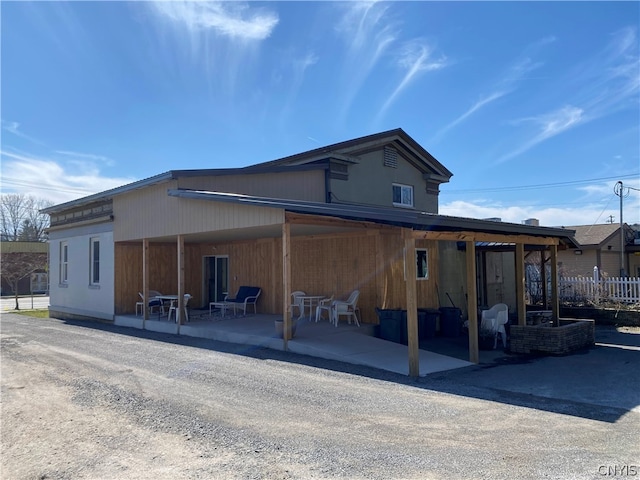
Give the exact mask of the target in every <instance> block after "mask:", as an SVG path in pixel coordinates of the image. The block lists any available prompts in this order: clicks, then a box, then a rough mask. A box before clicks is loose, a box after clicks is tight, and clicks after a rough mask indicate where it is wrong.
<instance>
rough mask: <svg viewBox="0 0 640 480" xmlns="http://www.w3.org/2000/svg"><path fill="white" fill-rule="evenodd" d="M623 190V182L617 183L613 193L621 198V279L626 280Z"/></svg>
mask: <svg viewBox="0 0 640 480" xmlns="http://www.w3.org/2000/svg"><path fill="white" fill-rule="evenodd" d="M622 190H623V185H622V182H621V181H620V182H617V183H616V186H615V187H614V189H613V191H614V193H615V194H616V195H618V196H619V197H620V278H624V277H625V273H624V239H625V235H624V229H623V227H624V223H623V222H622V197H623V195H622Z"/></svg>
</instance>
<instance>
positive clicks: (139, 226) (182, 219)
mask: <svg viewBox="0 0 640 480" xmlns="http://www.w3.org/2000/svg"><path fill="white" fill-rule="evenodd" d="M170 188H176V182H175V181H171V182H167V183H164V184H161V185H154V186H151V187H148V188H145V189H140V190H134V191H132V192H127V193H124V194H122V195H119V196H117V197H116V198H114V200H113V210H114V223H115V225H114V232H116V233H115V241H116V242H122V241H130V240H140V239H142V238H157V237H169V236H175V235H178V234H182V235H189V234H193V233H202V232H215V231H223V230H232V229H239V228H246V227H255V226H264V225H278V224H281V223H282V222H283V221H284V212H283V211H282V210H279V209H272V208H262V207H249V206H244V205H235V204H229V203H221V202H213V201H206V200H190V199H182V198H176V197H169V196H168V195H167V189H170Z"/></svg>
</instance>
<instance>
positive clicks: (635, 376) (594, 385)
mask: <svg viewBox="0 0 640 480" xmlns="http://www.w3.org/2000/svg"><path fill="white" fill-rule="evenodd" d="M63 322H64V323H66V324H69V325H74V326H78V327H84V328H91V329H96V330H102V331H105V332H111V333H115V334H121V335H126V336H127V337H137V338H143V339H147V340H151V341H158V342H167V343H172V344H175V345H183V346H189V347H194V348H200V349H205V350H210V351H215V352H221V353H229V354H234V355H242V356H245V357H249V358H254V359H259V360H273V361H280V362H286V363H289V364H296V365H300V366H304V367H311V368H320V369H324V370H329V371H333V372H337V373H341V374H348V375H358V376H363V377H368V378H371V379H374V380H379V381H383V382H393V383H396V384H401V385H407V386H411V387H414V388H418V389H424V390H429V391H435V392H441V393H447V394H453V395H460V396H466V397H471V398H477V399H481V400H487V401H491V402H499V403H503V404H509V405H514V406H518V407H525V408H531V409H536V410H543V411H546V412H551V413H557V414H562V415H571V416H575V417H582V418H587V419H591V420H597V421H602V422H607V423H615V422H616V421H618V420H619V419H620V418H621V417H623V416H624V415H626V414H627V413H629V412H630V411H631V410H633V409H637V407H638V405H640V397H638V395H637V385H638V384H639V383H640V369H638V368H637V366H638V365H640V348H639V346H640V335H639V334H632V333H624V332H617V331H615V329H613V328H610V329H606V328H605V329H603V330H602V331H601V332H600V333H599V334H597V338H596V346H594V347H591V348H588V349H584V350H582V351H579V352H576V353H574V354H572V355H567V356H561V357H559V356H536V355H508V354H505V355H504V356H497V357H495V358H494V359H492V361H491V362H489V363H482V364H479V365H473V366H470V367H466V368H461V369H457V370H449V371H446V372H439V373H433V374H430V375H428V376H426V377H420V378H417V379H414V378H411V377H407V376H405V375H400V374H396V373H393V372H387V371H382V370H378V369H375V368H371V367H366V366H360V365H353V364H347V363H343V362H338V361H334V360H325V359H322V358H316V357H310V356H306V355H299V354H295V353H290V352H284V351H279V350H271V349H268V348H264V347H251V346H247V345H238V344H232V343H225V342H219V341H216V340H209V339H204V338H196V337H188V336H180V335H173V334H166V333H158V332H153V331H148V330H138V329H134V328H127V327H119V326H115V325H112V324H109V323H99V322H92V321H80V320H65V321H63Z"/></svg>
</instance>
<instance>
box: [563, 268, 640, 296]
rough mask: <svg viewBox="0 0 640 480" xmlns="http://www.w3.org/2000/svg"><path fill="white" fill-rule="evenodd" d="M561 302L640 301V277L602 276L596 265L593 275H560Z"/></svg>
mask: <svg viewBox="0 0 640 480" xmlns="http://www.w3.org/2000/svg"><path fill="white" fill-rule="evenodd" d="M559 289H560V301H561V302H590V303H596V304H598V303H601V302H620V303H640V278H638V277H627V278H617V277H606V278H600V275H599V273H598V268H597V267H594V269H593V277H591V278H590V277H560V281H559Z"/></svg>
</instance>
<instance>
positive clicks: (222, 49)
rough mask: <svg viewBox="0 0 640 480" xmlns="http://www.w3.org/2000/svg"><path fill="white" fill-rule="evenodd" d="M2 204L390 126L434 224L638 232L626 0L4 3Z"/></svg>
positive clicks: (631, 11) (635, 47)
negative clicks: (630, 226) (397, 131)
mask: <svg viewBox="0 0 640 480" xmlns="http://www.w3.org/2000/svg"><path fill="white" fill-rule="evenodd" d="M1 17H2V31H1V34H2V38H1V40H2V50H1V61H2V65H1V66H2V71H1V74H2V78H1V80H2V83H1V85H0V87H1V101H2V103H1V117H2V129H1V135H2V137H1V150H2V157H1V158H2V179H1V187H2V192H3V193H14V192H17V193H27V194H30V195H34V196H37V197H39V198H43V199H48V200H51V201H53V202H55V203H61V202H64V201H68V200H72V199H75V198H79V197H82V196H85V195H89V194H92V193H95V192H99V191H102V190H105V189H108V188H112V187H116V186H119V185H123V184H125V183H129V182H132V181H135V180H139V179H142V178H146V177H150V176H153V175H156V174H159V173H162V172H165V171H168V170H172V169H192V168H193V169H198V168H230V167H242V166H246V165H250V164H253V163H260V162H265V161H269V160H275V159H278V158H281V157H284V156H287V155H292V154H295V153H299V152H303V151H306V150H311V149H314V148H318V147H321V146H324V145H329V144H332V143H336V142H340V141H343V140H349V139H351V138H355V137H358V136H362V135H368V134H371V133H376V132H379V131H383V130H389V129H393V128H398V127H400V128H403V129H404V130H405V131H406V132H407V133H408V134H409V135H411V136H412V137H413V138H414V139H415V140H416V141H418V142H419V143H420V144H421V145H422V146H424V147H425V148H426V149H427V150H428V151H429V152H430V153H431V154H432V155H434V156H435V157H436V158H437V159H438V160H439V161H440V162H441V163H442V164H444V165H445V166H446V167H447V168H448V169H449V170H450V171H452V172H453V174H454V176H453V177H452V178H451V182H450V183H448V184H444V185H442V187H441V194H440V213H442V214H446V215H457V216H466V217H474V218H488V217H500V218H502V219H503V220H504V221H510V222H515V223H520V222H521V221H523V220H525V219H527V218H538V219H540V222H541V224H542V225H549V226H557V225H589V224H594V223H605V222H606V221H608V220H609V219H610V218H613V220H614V221H615V222H616V223H617V222H618V221H619V205H620V203H619V198H618V197H617V196H616V195H615V194H614V185H615V183H616V182H617V181H622V182H623V184H624V185H625V187H631V189H628V190H626V189H625V194H627V195H626V196H625V198H624V201H623V205H624V217H623V218H624V220H625V221H626V222H627V223H639V222H640V191H639V190H638V189H640V158H639V156H640V125H639V124H640V53H639V50H640V49H639V40H638V35H639V32H638V29H639V28H638V27H639V24H640V3H638V2H533V3H529V2H486V3H485V2H471V3H467V2H389V3H386V2H376V3H360V2H341V3H338V2H328V1H327V2H255V3H243V2H222V3H218V2H197V3H184V2H175V1H162V2H153V1H146V2H33V3H31V2H2V5H1Z"/></svg>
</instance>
